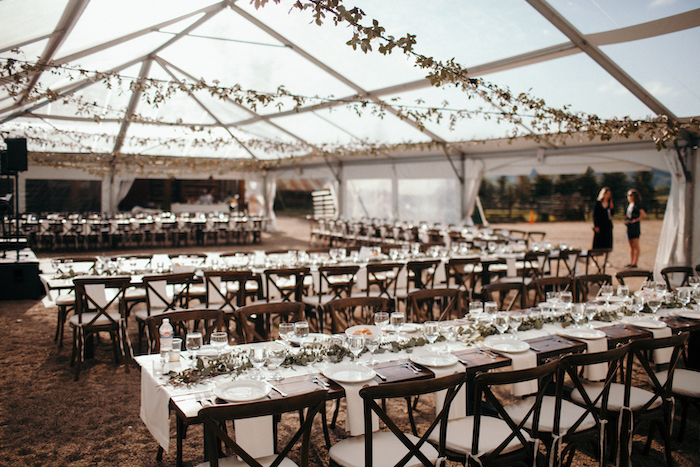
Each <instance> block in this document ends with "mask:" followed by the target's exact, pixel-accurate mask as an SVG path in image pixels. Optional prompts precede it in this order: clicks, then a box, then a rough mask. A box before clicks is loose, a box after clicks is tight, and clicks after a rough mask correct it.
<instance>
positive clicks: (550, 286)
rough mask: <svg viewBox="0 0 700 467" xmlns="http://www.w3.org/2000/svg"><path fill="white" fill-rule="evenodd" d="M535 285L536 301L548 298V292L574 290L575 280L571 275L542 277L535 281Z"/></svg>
mask: <svg viewBox="0 0 700 467" xmlns="http://www.w3.org/2000/svg"><path fill="white" fill-rule="evenodd" d="M532 283H533V286H534V287H535V303H540V302H544V301H545V300H547V292H561V291H564V290H568V291H571V292H572V294H573V291H574V281H573V279H572V278H571V276H560V277H540V278H539V279H535V280H534V281H533V282H532Z"/></svg>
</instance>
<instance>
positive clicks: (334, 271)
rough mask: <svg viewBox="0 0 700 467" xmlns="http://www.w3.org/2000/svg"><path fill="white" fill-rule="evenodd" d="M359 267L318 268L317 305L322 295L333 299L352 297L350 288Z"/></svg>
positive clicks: (353, 283)
mask: <svg viewBox="0 0 700 467" xmlns="http://www.w3.org/2000/svg"><path fill="white" fill-rule="evenodd" d="M359 270H360V266H321V267H320V268H318V272H319V278H318V281H319V282H318V285H317V286H318V289H317V290H316V294H317V295H318V296H319V303H321V302H322V297H323V296H324V295H326V296H330V297H331V298H333V299H336V298H343V297H349V296H350V295H352V288H353V286H354V285H355V279H356V277H357V271H359Z"/></svg>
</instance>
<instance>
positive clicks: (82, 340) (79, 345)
mask: <svg viewBox="0 0 700 467" xmlns="http://www.w3.org/2000/svg"><path fill="white" fill-rule="evenodd" d="M77 338H78V341H77V348H76V349H75V350H76V352H77V358H76V361H75V373H74V376H73V381H78V379H79V378H80V364H81V363H82V360H83V349H84V346H85V336H84V335H83V333H82V331H81V332H78V335H77Z"/></svg>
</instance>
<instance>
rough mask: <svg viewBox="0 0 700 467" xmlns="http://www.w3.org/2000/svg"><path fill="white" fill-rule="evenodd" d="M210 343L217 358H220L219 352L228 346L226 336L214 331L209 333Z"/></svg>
mask: <svg viewBox="0 0 700 467" xmlns="http://www.w3.org/2000/svg"><path fill="white" fill-rule="evenodd" d="M210 343H211V345H212V346H214V348H216V354H217V356H219V357H220V356H221V351H222V350H224V347H226V345H227V344H228V334H227V333H226V332H224V331H216V332H212V333H211V339H210Z"/></svg>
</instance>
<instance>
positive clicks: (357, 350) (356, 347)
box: [347, 332, 365, 364]
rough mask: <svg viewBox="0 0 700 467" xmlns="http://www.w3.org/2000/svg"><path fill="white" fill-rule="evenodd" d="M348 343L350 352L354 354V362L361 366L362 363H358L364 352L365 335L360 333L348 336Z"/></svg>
mask: <svg viewBox="0 0 700 467" xmlns="http://www.w3.org/2000/svg"><path fill="white" fill-rule="evenodd" d="M347 342H348V349H349V350H350V352H352V355H353V357H354V358H353V361H354V362H355V363H357V364H359V363H360V362H358V360H357V358H358V357H359V356H360V354H361V353H362V350H364V348H365V335H364V334H362V333H360V332H356V333H353V334H351V335H349V336H348V340H347Z"/></svg>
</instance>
